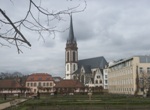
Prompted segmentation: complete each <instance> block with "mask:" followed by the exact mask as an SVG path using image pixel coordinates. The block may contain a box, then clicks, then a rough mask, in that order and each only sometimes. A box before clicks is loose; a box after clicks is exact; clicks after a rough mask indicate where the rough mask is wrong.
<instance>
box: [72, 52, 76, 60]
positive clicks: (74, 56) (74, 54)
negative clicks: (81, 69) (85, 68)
mask: <svg viewBox="0 0 150 110" xmlns="http://www.w3.org/2000/svg"><path fill="white" fill-rule="evenodd" d="M75 60H76V53H75V52H73V61H75Z"/></svg>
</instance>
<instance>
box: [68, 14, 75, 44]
mask: <svg viewBox="0 0 150 110" xmlns="http://www.w3.org/2000/svg"><path fill="white" fill-rule="evenodd" d="M74 42H76V40H75V37H74V32H73V23H72V15H70V29H69V37H68V40H67V43H74Z"/></svg>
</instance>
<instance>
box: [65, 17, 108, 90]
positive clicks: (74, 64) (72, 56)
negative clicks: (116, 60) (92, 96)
mask: <svg viewBox="0 0 150 110" xmlns="http://www.w3.org/2000/svg"><path fill="white" fill-rule="evenodd" d="M65 50H66V51H65V62H66V73H65V79H73V80H79V81H80V82H82V83H83V84H84V85H85V86H89V87H101V88H103V86H104V77H103V69H104V68H105V67H106V66H107V61H106V60H105V58H104V57H103V56H100V57H94V58H88V59H83V60H78V47H77V41H76V39H75V36H74V31H73V21H72V16H71V19H70V29H69V36H68V39H67V42H66V48H65Z"/></svg>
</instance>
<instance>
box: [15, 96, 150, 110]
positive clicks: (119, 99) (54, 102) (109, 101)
mask: <svg viewBox="0 0 150 110" xmlns="http://www.w3.org/2000/svg"><path fill="white" fill-rule="evenodd" d="M143 107H144V108H145V110H147V109H146V108H150V99H149V98H141V97H133V96H125V95H93V96H92V98H91V100H89V98H88V96H87V95H74V96H62V95H58V96H42V97H41V98H40V99H30V100H28V101H26V102H25V103H22V104H21V105H20V106H19V107H17V108H16V109H15V110H60V109H61V110H67V109H68V110H91V109H92V110H99V109H100V108H101V110H105V109H106V108H109V109H110V110H113V109H119V110H120V108H123V109H126V108H130V109H131V108H132V110H134V108H143ZM135 110H137V109H135Z"/></svg>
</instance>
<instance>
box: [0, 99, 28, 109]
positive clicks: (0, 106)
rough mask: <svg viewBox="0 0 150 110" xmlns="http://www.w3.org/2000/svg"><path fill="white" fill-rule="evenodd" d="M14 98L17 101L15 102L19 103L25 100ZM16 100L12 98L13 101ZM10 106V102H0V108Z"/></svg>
mask: <svg viewBox="0 0 150 110" xmlns="http://www.w3.org/2000/svg"><path fill="white" fill-rule="evenodd" d="M16 100H17V101H18V103H17V104H19V103H21V102H24V101H26V100H27V99H16ZM16 100H14V101H16ZM11 102H13V101H11ZM10 106H11V104H10V102H5V103H2V104H0V110H3V109H5V108H8V107H10Z"/></svg>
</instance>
